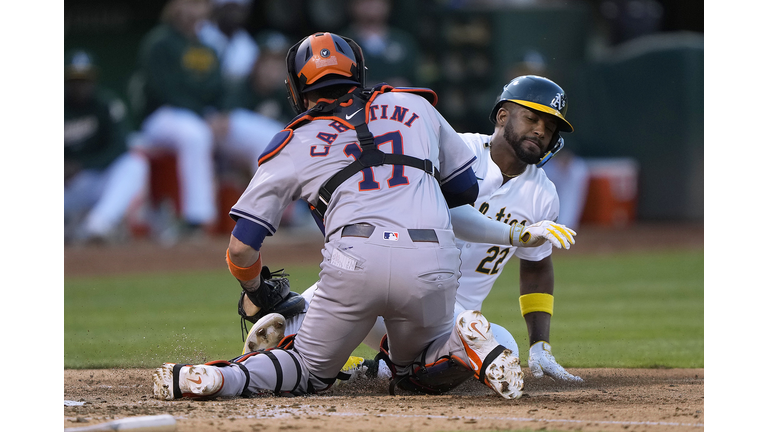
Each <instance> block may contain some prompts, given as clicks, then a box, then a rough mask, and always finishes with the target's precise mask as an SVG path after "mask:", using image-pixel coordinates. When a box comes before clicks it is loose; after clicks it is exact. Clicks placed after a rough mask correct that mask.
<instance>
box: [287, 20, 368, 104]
mask: <svg viewBox="0 0 768 432" xmlns="http://www.w3.org/2000/svg"><path fill="white" fill-rule="evenodd" d="M285 64H286V67H287V69H288V78H286V80H285V86H286V88H287V90H288V100H289V101H290V102H291V106H292V107H293V110H294V111H295V112H296V114H301V113H303V112H304V111H306V110H307V106H306V105H305V104H304V101H303V98H302V94H303V93H306V92H308V91H312V90H317V89H319V88H323V87H328V86H332V85H336V84H352V85H357V86H361V87H365V61H364V59H363V50H362V49H360V46H359V45H358V44H357V43H355V41H353V40H352V39H350V38H347V37H344V36H339V35H336V34H333V33H315V34H313V35H310V36H307V37H305V38H304V39H302V40H301V41H300V42H299V43H297V44H296V45H294V46H292V47H291V48H290V49H289V50H288V55H287V56H286V58H285Z"/></svg>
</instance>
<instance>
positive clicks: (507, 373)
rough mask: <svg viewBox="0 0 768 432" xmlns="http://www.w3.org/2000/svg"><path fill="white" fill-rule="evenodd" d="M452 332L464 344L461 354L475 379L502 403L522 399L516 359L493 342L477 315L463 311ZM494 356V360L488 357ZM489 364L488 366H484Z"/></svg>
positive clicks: (481, 318)
mask: <svg viewBox="0 0 768 432" xmlns="http://www.w3.org/2000/svg"><path fill="white" fill-rule="evenodd" d="M456 331H457V332H458V334H459V337H460V338H461V341H462V342H463V343H464V350H465V351H466V352H467V356H468V357H469V361H470V365H469V366H471V367H472V369H473V370H474V371H475V378H477V379H479V380H480V381H481V382H482V383H484V384H485V385H487V386H488V387H490V388H491V389H493V391H495V392H496V393H498V394H499V395H500V396H501V397H503V398H505V399H518V398H519V397H521V396H522V395H523V371H522V369H521V368H520V359H519V358H517V357H515V355H514V353H513V352H512V351H511V350H509V349H506V348H504V347H503V346H502V345H499V343H498V342H497V341H496V338H494V337H493V332H492V331H491V324H490V323H489V322H488V320H487V319H486V318H485V317H484V316H483V314H481V313H480V312H478V311H470V310H468V311H464V312H462V313H461V314H459V316H458V317H457V319H456ZM492 354H493V355H494V356H495V357H491V358H490V359H488V357H489V356H491V355H492ZM487 360H490V362H488V363H487V364H486V362H487Z"/></svg>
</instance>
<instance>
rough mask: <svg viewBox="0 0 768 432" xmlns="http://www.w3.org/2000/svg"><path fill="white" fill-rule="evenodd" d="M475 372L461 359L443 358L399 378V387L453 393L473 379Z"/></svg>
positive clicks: (418, 390)
mask: <svg viewBox="0 0 768 432" xmlns="http://www.w3.org/2000/svg"><path fill="white" fill-rule="evenodd" d="M473 375H474V372H472V370H470V369H467V366H466V365H465V364H464V362H462V361H461V360H460V359H458V358H455V357H452V356H451V357H442V358H440V359H439V360H438V361H436V362H434V363H432V364H429V365H424V366H416V367H414V369H413V371H412V372H411V373H410V374H409V375H406V376H404V377H398V378H397V386H398V387H399V388H401V389H403V390H407V391H412V392H417V393H427V394H442V393H445V392H448V391H451V390H453V389H455V388H456V387H458V386H459V385H461V384H463V383H464V382H465V381H466V380H468V379H470V378H472V376H473Z"/></svg>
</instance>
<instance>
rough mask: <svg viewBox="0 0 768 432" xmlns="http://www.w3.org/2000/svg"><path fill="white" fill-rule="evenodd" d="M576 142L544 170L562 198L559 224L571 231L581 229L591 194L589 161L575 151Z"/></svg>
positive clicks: (564, 149)
mask: <svg viewBox="0 0 768 432" xmlns="http://www.w3.org/2000/svg"><path fill="white" fill-rule="evenodd" d="M574 144H575V143H574V142H573V141H571V142H570V143H569V144H568V145H566V146H565V147H563V149H562V150H560V152H559V153H558V154H557V157H556V158H552V160H550V161H549V163H548V164H546V165H544V167H542V169H543V170H544V171H545V172H546V173H547V177H549V179H550V180H551V181H552V183H554V184H555V188H557V195H558V196H559V197H560V216H559V217H558V218H557V223H560V224H563V225H565V226H567V227H569V228H571V229H574V230H575V229H579V225H580V223H581V215H582V213H584V203H586V201H587V192H589V167H588V166H587V161H585V160H584V158H582V157H581V156H579V155H578V154H577V153H576V151H574Z"/></svg>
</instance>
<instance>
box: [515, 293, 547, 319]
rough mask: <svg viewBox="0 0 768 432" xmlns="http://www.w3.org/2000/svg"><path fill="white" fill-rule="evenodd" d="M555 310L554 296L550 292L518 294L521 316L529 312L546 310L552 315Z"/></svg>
mask: <svg viewBox="0 0 768 432" xmlns="http://www.w3.org/2000/svg"><path fill="white" fill-rule="evenodd" d="M554 310H555V296H553V295H552V294H544V293H532V294H524V295H521V296H520V312H522V313H523V316H526V315H528V314H529V313H531V312H546V313H548V314H550V315H552V312H553V311H554Z"/></svg>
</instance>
